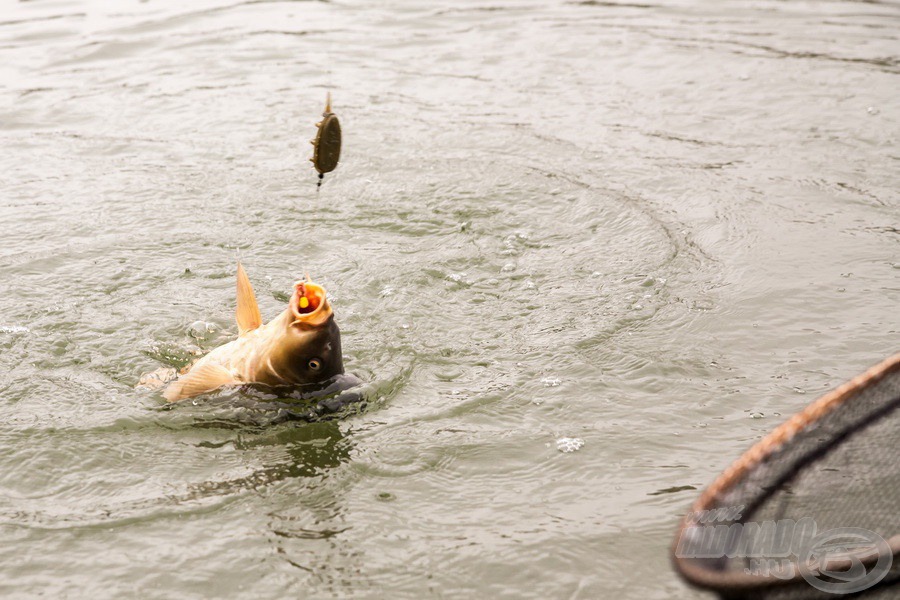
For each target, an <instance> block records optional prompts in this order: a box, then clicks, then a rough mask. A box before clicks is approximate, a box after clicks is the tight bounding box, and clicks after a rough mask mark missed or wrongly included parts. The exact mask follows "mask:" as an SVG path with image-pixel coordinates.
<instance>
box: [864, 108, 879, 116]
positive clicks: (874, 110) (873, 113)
mask: <svg viewBox="0 0 900 600" xmlns="http://www.w3.org/2000/svg"><path fill="white" fill-rule="evenodd" d="M866 112H867V113H869V114H870V115H872V116H875V115H877V114H878V113H880V112H881V111H880V110H878V109H877V108H875V107H874V106H870V107H869V108H867V109H866Z"/></svg>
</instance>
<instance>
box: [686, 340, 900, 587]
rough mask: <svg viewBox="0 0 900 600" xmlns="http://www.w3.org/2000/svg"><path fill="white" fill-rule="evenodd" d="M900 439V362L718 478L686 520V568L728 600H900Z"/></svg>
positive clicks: (822, 404) (819, 406)
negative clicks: (838, 599) (860, 599)
mask: <svg viewBox="0 0 900 600" xmlns="http://www.w3.org/2000/svg"><path fill="white" fill-rule="evenodd" d="M898 442H900V355H897V356H894V357H893V358H891V359H888V360H887V361H885V362H883V363H881V364H880V365H878V366H876V367H873V368H872V369H870V370H869V371H867V372H866V373H864V374H863V375H861V376H859V377H857V378H856V379H854V380H853V381H851V382H848V383H847V384H845V385H844V386H842V387H841V388H839V389H837V390H835V391H834V392H832V393H830V394H828V395H826V396H824V397H822V398H820V399H819V400H817V401H816V402H814V403H813V404H811V405H810V406H809V407H807V408H806V409H805V410H804V411H802V412H800V413H798V414H797V415H795V416H794V417H793V418H792V419H791V420H789V421H788V422H787V423H785V424H784V425H782V426H781V427H779V428H778V429H776V430H775V431H773V432H772V433H771V434H770V435H769V436H767V437H766V438H764V439H763V440H762V441H761V442H759V443H758V444H757V445H755V446H754V447H753V448H751V449H750V450H748V451H747V453H745V454H744V455H743V456H742V457H741V458H740V459H738V461H737V462H735V464H734V465H732V466H731V467H730V468H729V469H728V470H726V471H725V472H724V473H723V474H722V475H721V476H720V477H719V478H718V479H717V480H716V481H714V482H713V484H712V485H711V486H710V487H709V488H708V489H707V490H706V491H705V492H704V494H703V495H702V496H701V497H700V499H698V501H697V502H696V503H695V504H694V506H693V511H692V513H691V514H689V515H688V517H686V519H685V521H684V522H683V523H682V527H681V529H680V531H679V536H678V538H677V539H676V544H675V547H674V549H673V550H674V562H675V566H676V569H677V570H678V571H679V572H680V573H681V574H682V575H683V576H684V577H685V578H686V579H687V580H688V581H689V582H691V583H693V584H695V585H699V586H701V587H705V588H707V589H710V590H714V591H717V592H719V594H720V595H721V596H722V597H725V598H766V599H776V598H835V597H839V596H836V594H842V597H859V596H864V597H865V598H867V599H868V598H872V599H880V598H898V597H900V585H897V584H898V583H900V556H896V555H895V553H897V552H898V550H900V455H898V451H900V444H898ZM703 511H708V512H705V513H704V512H703ZM710 511H711V512H710ZM846 528H854V530H853V531H848V530H847V529H846ZM852 557H856V559H857V560H853V559H852ZM841 559H844V560H843V562H842V561H841ZM817 560H818V562H816V561H817ZM854 565H855V566H854ZM817 566H818V567H822V568H817ZM804 574H805V576H804ZM860 587H862V588H863V589H856V588H860Z"/></svg>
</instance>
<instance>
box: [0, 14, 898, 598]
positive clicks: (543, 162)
mask: <svg viewBox="0 0 900 600" xmlns="http://www.w3.org/2000/svg"><path fill="white" fill-rule="evenodd" d="M898 36H900V6H898V3H896V2H851V1H831V2H800V1H798V2H780V1H768V0H759V1H733V2H700V1H695V2H694V1H672V0H647V2H644V1H643V0H642V1H641V2H597V1H590V0H588V1H584V2H561V1H553V2H537V1H535V0H517V1H508V2H507V1H496V2H485V1H484V0H478V1H476V0H471V1H469V0H460V1H455V2H450V1H449V0H442V1H438V2H430V1H426V0H410V1H406V2H401V1H388V0H381V1H375V2H366V1H362V0H347V1H336V2H329V3H324V2H261V1H248V2H225V1H222V0H202V1H197V2H159V1H155V0H154V1H149V2H130V1H129V2H114V3H113V2H100V1H99V0H97V1H93V2H69V1H63V0H55V1H51V0H48V1H43V2H21V3H14V2H6V3H3V4H2V6H0V144H2V145H0V407H2V411H3V418H2V419H0V556H2V561H0V594H2V595H3V596H5V597H23V598H25V597H33V596H38V595H41V594H43V595H44V596H45V597H51V598H58V597H71V598H81V597H85V598H114V597H115V598H122V597H144V598H173V597H177V598H202V597H228V598H232V597H233V598H238V597H246V598H251V597H252V598H288V597H314V598H328V597H340V598H379V597H384V598H398V597H417V598H463V597H464V598H579V599H582V598H583V599H586V598H604V597H610V598H612V597H615V598H619V599H622V600H625V599H640V600H647V599H656V598H659V599H667V598H697V597H705V596H703V595H702V594H700V593H699V592H696V591H693V590H690V589H688V588H687V587H685V586H684V585H683V584H682V583H681V582H680V581H678V580H677V578H676V577H675V575H674V574H673V572H672V570H671V568H670V566H669V561H668V548H669V544H670V542H671V539H672V536H673V535H674V532H675V527H676V525H677V523H678V519H679V517H680V516H681V515H682V514H683V513H684V511H685V510H686V509H687V507H688V505H689V504H690V502H691V501H692V500H693V498H694V497H695V496H696V495H697V494H698V493H699V491H698V490H699V489H700V488H702V487H703V486H704V485H706V484H707V483H708V482H709V481H710V480H711V479H712V478H713V477H714V476H715V475H716V474H717V473H719V472H720V471H721V470H722V469H723V468H725V467H726V466H727V465H728V464H729V463H730V461H731V460H733V459H734V458H736V457H737V456H738V455H739V454H740V453H741V452H742V451H743V450H744V449H745V448H747V447H748V446H749V445H750V444H752V443H753V442H754V441H755V440H757V439H759V438H760V437H761V436H762V435H764V434H765V433H766V432H767V431H769V430H770V429H772V428H773V427H775V426H776V425H777V424H779V423H780V422H781V421H783V420H784V419H786V418H787V417H788V416H789V415H790V414H791V413H793V412H794V411H797V410H799V409H801V408H802V407H803V406H805V405H806V404H807V403H809V402H810V401H812V400H813V399H814V398H816V397H817V396H818V395H819V394H821V393H823V392H824V391H826V390H828V389H830V388H832V387H834V386H836V385H838V384H839V383H841V382H842V381H844V380H846V379H847V378H849V377H851V376H853V375H854V374H856V373H858V372H859V371H861V370H863V369H864V368H865V367H867V366H869V365H871V364H874V363H876V362H878V361H879V360H880V359H882V358H884V357H886V356H888V355H890V354H892V353H893V352H895V351H897V350H898V349H900V344H898V340H900V236H898V231H900V193H898V183H900V178H898V172H900V147H898V137H900V106H898V97H900V77H898V75H900V58H898V55H900V41H898ZM328 90H330V91H331V92H332V94H333V97H334V109H335V111H336V112H337V113H338V115H339V116H340V118H341V120H342V125H343V129H344V152H343V156H342V163H341V165H340V166H339V167H338V169H337V171H336V172H335V173H333V174H331V175H329V176H328V177H326V179H325V184H324V186H323V187H322V189H321V191H320V192H319V193H318V194H317V193H316V187H315V175H314V172H313V171H312V169H311V168H310V166H309V163H308V162H306V160H307V158H308V157H309V156H310V155H311V147H310V146H309V144H308V140H309V139H310V138H311V137H312V136H313V134H314V133H315V128H314V123H315V121H316V120H317V117H318V115H319V114H320V113H321V111H322V108H323V105H324V99H325V94H326V92H327V91H328ZM239 258H240V259H241V260H242V261H243V263H244V265H245V267H246V268H247V270H248V273H249V274H250V277H251V280H252V281H253V283H254V285H255V287H256V291H257V295H258V297H259V300H260V304H261V309H262V312H263V315H264V317H265V318H271V317H272V316H274V315H275V314H277V312H279V311H280V310H282V308H283V307H284V305H285V302H286V301H287V297H288V296H287V294H288V292H289V290H290V285H291V283H292V282H293V281H294V280H295V279H297V278H299V277H301V276H302V275H303V274H304V273H305V272H307V271H308V272H309V273H310V274H311V275H312V276H313V277H314V278H315V279H316V280H317V281H319V282H321V283H322V284H323V285H324V286H325V287H326V288H327V289H328V290H329V293H330V294H331V296H332V301H333V305H334V308H335V312H336V315H337V319H338V322H339V324H340V325H341V327H342V330H343V345H344V351H345V363H346V365H347V367H348V369H349V370H350V371H352V372H354V373H356V374H357V375H359V376H361V377H362V378H363V379H365V380H367V381H368V382H369V384H368V385H369V390H370V402H369V404H368V406H367V408H366V409H365V410H364V411H362V412H358V413H355V414H350V415H346V416H344V417H343V418H341V419H338V420H330V421H326V422H321V423H314V424H307V423H299V422H289V423H280V424H272V423H270V422H268V421H267V418H268V417H267V416H266V414H265V413H261V412H258V411H250V410H247V409H239V408H235V407H234V406H232V404H230V403H229V402H227V401H226V402H222V401H221V399H219V401H215V400H209V399H207V400H203V401H198V402H186V403H183V404H181V405H178V406H175V407H174V408H172V409H169V408H168V407H166V406H164V404H165V403H164V402H163V401H162V399H161V397H160V396H159V394H156V393H151V392H146V391H138V390H135V389H134V386H135V384H136V383H137V381H138V378H139V377H140V375H141V374H142V373H143V372H146V371H150V370H153V369H156V368H158V367H161V366H169V365H176V366H177V365H183V364H185V363H186V362H187V361H188V360H190V358H191V357H192V356H194V355H196V354H197V353H201V352H204V351H206V350H208V349H210V348H212V347H214V346H216V345H218V344H220V343H222V342H224V341H227V340H229V339H232V337H233V336H234V335H235V333H236V326H235V325H234V320H233V309H234V270H235V264H236V261H237V260H238V259H239ZM197 321H200V322H203V323H208V324H210V329H213V330H214V331H212V332H211V333H203V334H202V335H198V334H197V331H196V329H197V326H196V322H197ZM192 332H193V334H194V335H192ZM564 438H577V439H580V440H583V446H581V447H580V448H579V449H578V450H576V451H573V452H561V451H560V450H559V449H558V444H559V443H561V442H560V441H561V440H564ZM562 443H565V442H562ZM577 445H578V444H577V443H575V444H574V445H573V446H572V447H575V446H577Z"/></svg>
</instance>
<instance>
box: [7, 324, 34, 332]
mask: <svg viewBox="0 0 900 600" xmlns="http://www.w3.org/2000/svg"><path fill="white" fill-rule="evenodd" d="M29 331H31V330H30V329H28V328H27V327H24V326H22V325H0V333H28V332H29Z"/></svg>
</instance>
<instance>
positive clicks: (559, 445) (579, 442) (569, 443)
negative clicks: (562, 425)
mask: <svg viewBox="0 0 900 600" xmlns="http://www.w3.org/2000/svg"><path fill="white" fill-rule="evenodd" d="M582 446H584V440H583V439H581V438H567V437H564V438H559V439H558V440H556V449H557V450H559V451H560V452H575V451H577V450H581V448H582Z"/></svg>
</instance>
